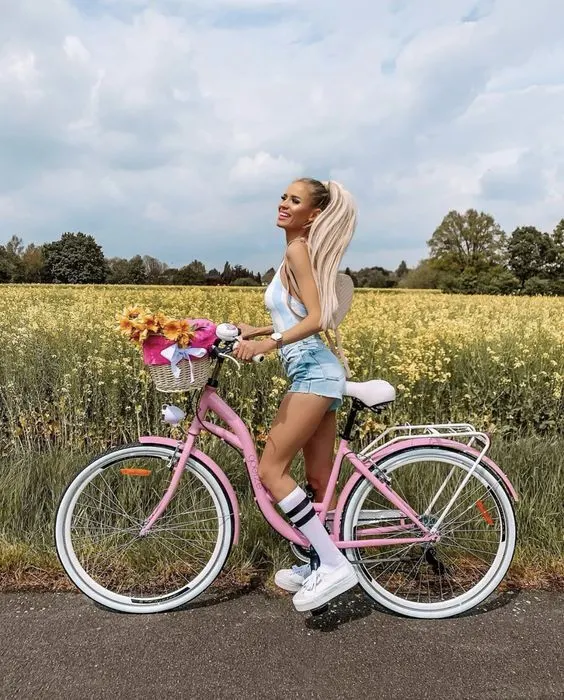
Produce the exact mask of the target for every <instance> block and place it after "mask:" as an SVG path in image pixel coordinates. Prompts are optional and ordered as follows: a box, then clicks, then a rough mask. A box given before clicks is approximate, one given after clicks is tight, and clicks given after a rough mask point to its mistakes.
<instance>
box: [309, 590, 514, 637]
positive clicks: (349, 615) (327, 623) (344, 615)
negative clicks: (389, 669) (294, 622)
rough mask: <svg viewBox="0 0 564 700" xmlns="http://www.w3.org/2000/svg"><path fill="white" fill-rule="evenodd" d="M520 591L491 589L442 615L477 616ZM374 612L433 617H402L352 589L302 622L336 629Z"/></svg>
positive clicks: (511, 599) (316, 627)
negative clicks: (481, 598) (474, 602)
mask: <svg viewBox="0 0 564 700" xmlns="http://www.w3.org/2000/svg"><path fill="white" fill-rule="evenodd" d="M520 593H521V589H510V590H506V591H501V592H499V593H494V594H493V595H492V596H490V598H489V599H488V600H487V601H486V602H485V603H481V604H480V605H478V606H477V607H476V608H473V609H472V610H468V611H467V612H464V613H461V614H460V615H453V616H452V617H450V618H445V619H446V620H457V619H460V618H464V617H477V616H478V615H483V614H485V613H491V612H493V611H494V610H498V609H500V608H504V607H505V606H506V605H509V604H510V603H514V602H515V600H517V598H518V596H519V594H520ZM374 613H382V614H384V615H389V616H391V617H396V618H400V619H410V620H411V621H412V622H421V623H427V624H428V623H429V622H434V621H433V620H429V619H426V618H425V619H419V620H418V619H416V618H405V617H404V616H403V615H400V614H398V613H395V612H393V611H392V610H388V609H387V608H383V607H382V606H381V605H378V603H376V602H374V601H373V600H371V599H370V598H368V596H367V595H365V594H364V593H363V592H362V591H351V592H349V593H345V594H343V595H342V596H340V597H339V599H338V600H337V601H335V602H334V603H332V604H330V607H329V610H327V611H326V612H324V613H321V614H319V615H315V616H314V615H312V616H311V617H309V618H308V619H307V620H306V622H305V626H306V627H307V628H308V629H311V630H316V631H318V632H335V631H336V630H338V629H339V627H341V626H342V625H346V624H348V623H350V622H355V621H357V620H362V619H363V618H366V617H369V616H370V615H373V614H374Z"/></svg>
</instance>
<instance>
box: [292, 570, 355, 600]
mask: <svg viewBox="0 0 564 700" xmlns="http://www.w3.org/2000/svg"><path fill="white" fill-rule="evenodd" d="M357 583H358V579H357V576H356V572H355V570H354V568H353V566H352V564H351V563H350V562H349V561H348V560H346V559H344V561H343V563H342V564H340V565H339V567H338V568H336V569H326V568H324V567H323V565H321V566H320V567H319V569H316V570H315V571H312V573H311V575H310V576H308V577H307V578H306V580H305V581H304V582H303V584H302V587H301V588H300V590H299V591H298V592H297V593H296V594H295V595H294V597H293V599H292V600H293V601H294V607H295V608H296V610H297V611H298V612H306V611H307V610H315V608H320V607H321V606H322V605H325V603H328V602H329V601H330V600H331V599H332V598H334V597H335V596H338V595H340V594H341V593H344V592H345V591H348V590H349V588H353V586H355V585H356V584H357Z"/></svg>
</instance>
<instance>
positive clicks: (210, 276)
mask: <svg viewBox="0 0 564 700" xmlns="http://www.w3.org/2000/svg"><path fill="white" fill-rule="evenodd" d="M206 284H207V285H209V286H211V287H217V286H218V285H220V284H221V273H220V271H219V270H216V269H215V267H212V269H211V270H209V272H208V273H207V275H206Z"/></svg>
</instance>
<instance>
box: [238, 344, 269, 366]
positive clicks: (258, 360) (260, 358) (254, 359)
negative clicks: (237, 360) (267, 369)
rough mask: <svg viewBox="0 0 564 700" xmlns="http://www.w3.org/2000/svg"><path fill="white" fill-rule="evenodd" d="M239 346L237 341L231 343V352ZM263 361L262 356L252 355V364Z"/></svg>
mask: <svg viewBox="0 0 564 700" xmlns="http://www.w3.org/2000/svg"><path fill="white" fill-rule="evenodd" d="M237 345H239V341H235V342H234V343H233V350H235V348H236V347H237ZM263 360H264V355H263V354H262V353H260V355H253V362H262V361H263Z"/></svg>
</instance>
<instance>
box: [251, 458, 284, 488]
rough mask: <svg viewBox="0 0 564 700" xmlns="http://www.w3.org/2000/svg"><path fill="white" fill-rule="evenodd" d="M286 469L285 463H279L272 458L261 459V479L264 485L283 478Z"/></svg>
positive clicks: (259, 473) (259, 468)
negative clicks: (271, 459) (272, 460)
mask: <svg viewBox="0 0 564 700" xmlns="http://www.w3.org/2000/svg"><path fill="white" fill-rule="evenodd" d="M285 471H286V465H285V464H277V463H276V462H271V461H270V460H268V461H267V460H261V461H260V463H259V466H258V475H259V479H260V480H261V483H262V484H264V486H268V485H269V484H272V483H276V482H277V481H278V480H279V479H281V478H282V476H283V475H284V472H285Z"/></svg>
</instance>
